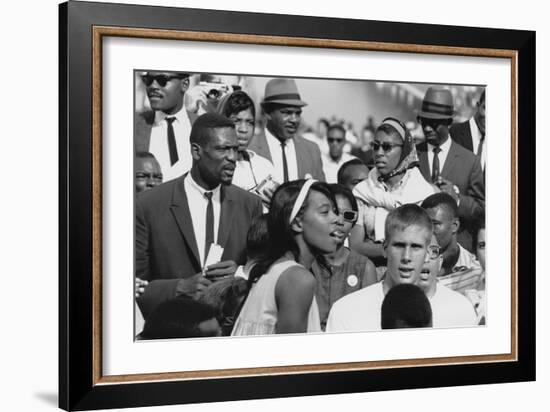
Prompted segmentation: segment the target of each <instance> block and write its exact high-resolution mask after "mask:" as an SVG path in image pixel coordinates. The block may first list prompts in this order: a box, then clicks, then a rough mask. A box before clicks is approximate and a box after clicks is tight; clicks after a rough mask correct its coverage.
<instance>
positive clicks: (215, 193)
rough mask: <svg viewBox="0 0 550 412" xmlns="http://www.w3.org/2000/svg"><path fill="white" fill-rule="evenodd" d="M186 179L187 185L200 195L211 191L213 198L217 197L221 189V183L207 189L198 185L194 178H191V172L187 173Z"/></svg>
mask: <svg viewBox="0 0 550 412" xmlns="http://www.w3.org/2000/svg"><path fill="white" fill-rule="evenodd" d="M185 178H186V179H189V187H190V188H191V189H193V190H195V191H196V192H197V193H200V195H201V196H203V197H204V193H205V192H212V196H213V197H214V198H217V197H218V196H219V193H220V190H221V184H219V185H218V186H216V187H215V188H214V189H212V190H207V189H205V188H204V187H202V186H200V185H199V184H198V183H197V182H196V181H195V179H193V176H191V172H189V173H187V176H186V177H185Z"/></svg>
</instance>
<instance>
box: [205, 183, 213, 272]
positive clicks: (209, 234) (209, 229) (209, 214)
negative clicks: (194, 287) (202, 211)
mask: <svg viewBox="0 0 550 412" xmlns="http://www.w3.org/2000/svg"><path fill="white" fill-rule="evenodd" d="M204 196H205V197H206V199H208V206H207V207H206V233H205V234H206V236H205V238H204V261H205V262H206V258H207V257H208V251H209V250H210V245H211V244H212V243H214V205H213V204H212V192H204Z"/></svg>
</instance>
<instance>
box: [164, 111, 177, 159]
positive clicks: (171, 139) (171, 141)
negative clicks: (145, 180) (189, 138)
mask: <svg viewBox="0 0 550 412" xmlns="http://www.w3.org/2000/svg"><path fill="white" fill-rule="evenodd" d="M174 120H176V118H175V117H167V118H166V123H168V151H169V152H170V165H171V166H174V164H175V163H176V162H177V161H178V159H179V157H178V148H177V147H176V135H175V134H174V126H173V125H172V123H174Z"/></svg>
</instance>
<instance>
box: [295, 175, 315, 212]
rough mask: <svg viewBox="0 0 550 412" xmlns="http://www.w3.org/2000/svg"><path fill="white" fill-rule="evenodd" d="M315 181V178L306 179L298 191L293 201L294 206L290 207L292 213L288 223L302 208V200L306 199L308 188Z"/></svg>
mask: <svg viewBox="0 0 550 412" xmlns="http://www.w3.org/2000/svg"><path fill="white" fill-rule="evenodd" d="M315 182H317V180H315V179H308V180H306V182H305V183H304V185H303V186H302V188H301V189H300V193H298V197H297V198H296V201H295V202H294V206H293V207H292V213H291V214H290V221H289V223H292V221H293V220H294V219H295V218H296V216H297V215H298V212H299V211H300V209H301V208H302V206H303V204H304V201H305V200H306V197H307V194H308V192H309V188H310V187H311V185H312V184H313V183H315Z"/></svg>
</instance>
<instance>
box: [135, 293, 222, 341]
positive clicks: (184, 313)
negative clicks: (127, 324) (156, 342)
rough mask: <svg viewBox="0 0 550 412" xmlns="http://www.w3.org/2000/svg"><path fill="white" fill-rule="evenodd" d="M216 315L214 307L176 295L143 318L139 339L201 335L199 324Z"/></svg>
mask: <svg viewBox="0 0 550 412" xmlns="http://www.w3.org/2000/svg"><path fill="white" fill-rule="evenodd" d="M215 317H216V314H215V312H214V308H212V307H211V306H210V305H207V304H206V303H202V302H198V301H196V300H192V299H188V298H182V297H177V298H173V299H170V300H167V301H165V302H162V303H161V304H159V305H158V306H157V307H156V308H155V309H154V310H153V312H151V314H150V315H149V316H148V317H147V319H146V320H145V325H144V327H143V332H142V333H141V335H140V337H141V339H174V338H193V337H199V336H201V332H200V330H199V328H198V326H199V324H200V323H202V322H204V321H207V320H210V319H213V318H215Z"/></svg>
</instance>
